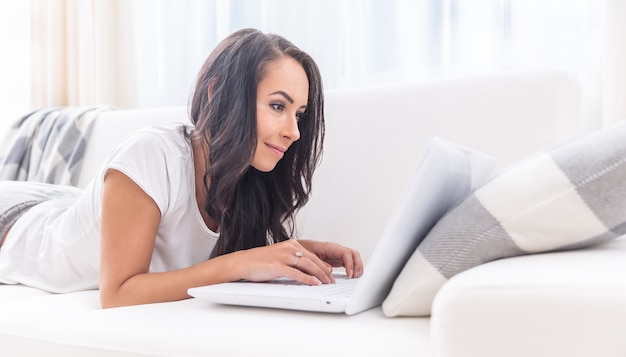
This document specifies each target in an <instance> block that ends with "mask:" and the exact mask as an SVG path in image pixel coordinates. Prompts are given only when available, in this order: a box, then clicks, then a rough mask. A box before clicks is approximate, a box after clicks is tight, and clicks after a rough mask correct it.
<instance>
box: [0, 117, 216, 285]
mask: <svg viewBox="0 0 626 357" xmlns="http://www.w3.org/2000/svg"><path fill="white" fill-rule="evenodd" d="M185 128H186V126H185V125H183V124H178V125H174V126H168V127H153V128H147V129H144V130H141V131H139V132H137V133H135V134H133V135H131V136H130V137H129V138H128V139H126V140H125V141H124V142H123V143H122V144H121V145H120V146H118V147H117V148H116V149H115V150H114V151H113V153H112V154H111V155H110V156H109V158H108V160H107V161H106V163H105V165H103V167H102V168H101V169H100V172H99V173H98V176H97V177H96V179H95V180H94V181H93V182H92V183H91V184H90V185H89V186H88V187H87V188H86V189H85V191H84V192H83V194H82V195H81V196H80V197H78V198H77V199H62V200H51V201H47V202H44V203H41V204H39V205H37V206H35V207H33V208H31V209H30V210H29V211H28V212H26V214H24V215H23V216H22V217H21V218H20V219H19V220H18V221H17V222H16V223H15V225H14V226H13V228H12V229H11V231H10V233H9V236H8V238H7V240H6V242H5V244H4V246H3V247H2V250H1V251H0V282H3V283H9V284H12V283H22V284H25V285H28V286H32V287H36V288H40V289H43V290H47V291H51V292H70V291H80V290H89V289H97V288H98V280H99V259H100V253H99V251H100V215H101V208H102V188H103V183H104V175H105V173H106V172H107V170H108V169H110V168H113V169H116V170H119V171H121V172H123V173H124V174H126V175H127V176H128V177H130V178H131V179H132V180H133V181H134V182H135V183H137V185H139V187H141V188H142V189H143V190H144V192H145V193H146V194H148V195H149V196H150V197H151V198H152V199H153V200H154V202H155V203H156V205H157V206H158V208H159V210H160V212H161V222H160V224H159V228H158V232H157V239H156V243H155V247H154V251H153V254H152V260H151V262H150V271H151V272H162V271H171V270H176V269H181V268H186V267H189V266H192V265H195V264H197V263H200V262H202V261H205V260H207V259H208V258H209V256H210V255H211V252H212V251H213V248H214V247H215V244H216V242H217V239H218V238H219V234H217V233H215V232H213V231H211V230H210V229H209V228H208V227H207V226H206V225H205V223H204V221H203V219H202V217H201V215H200V212H199V210H198V205H197V201H196V198H195V197H196V194H195V177H194V166H193V151H192V148H191V143H190V141H189V139H188V138H186V137H185V135H184V132H185ZM129 239H132V237H129Z"/></svg>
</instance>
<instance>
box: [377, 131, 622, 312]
mask: <svg viewBox="0 0 626 357" xmlns="http://www.w3.org/2000/svg"><path fill="white" fill-rule="evenodd" d="M625 233H626V122H623V123H620V124H618V125H614V126H611V127H608V128H606V129H602V130H600V131H597V132H594V133H591V134H588V135H585V136H583V137H580V138H578V139H575V140H573V141H570V142H567V143H565V144H563V145H560V146H557V147H554V148H552V149H550V150H548V151H546V152H541V153H537V154H535V155H533V156H531V157H529V158H527V159H525V160H523V161H521V162H520V163H518V164H516V165H514V166H512V167H511V168H509V169H507V170H505V171H504V172H503V173H501V174H499V175H497V176H496V177H495V178H493V179H492V180H490V181H489V182H487V183H486V184H485V185H483V186H482V187H480V188H479V189H477V190H476V191H474V192H473V193H472V194H471V195H470V196H469V197H468V198H466V199H465V200H464V201H462V202H461V203H460V204H459V205H458V206H456V207H455V208H454V209H452V210H451V211H449V212H448V213H447V214H446V215H445V216H444V217H442V218H441V219H440V220H439V221H438V222H437V224H436V225H435V227H433V229H432V230H431V231H430V232H429V234H428V235H427V236H426V238H425V239H424V240H423V241H422V243H421V244H420V245H419V247H418V248H417V250H416V251H415V252H414V253H413V255H412V256H411V258H410V259H409V261H408V262H407V264H406V265H405V267H404V268H403V270H402V272H401V273H400V275H399V276H398V278H397V279H396V281H395V283H394V285H393V287H392V290H391V292H390V294H389V296H388V297H387V298H386V300H385V301H384V303H383V311H384V313H385V314H386V315H387V316H428V315H430V311H431V305H432V301H433V299H434V297H435V295H436V294H437V292H438V291H439V289H440V288H441V287H442V285H443V284H444V283H445V282H446V281H448V279H450V278H451V277H453V276H455V275H456V274H459V273H461V272H463V271H465V270H467V269H470V268H472V267H475V266H477V265H480V264H482V263H486V262H489V261H492V260H496V259H501V258H507V257H513V256H519V255H523V254H531V253H539V252H547V251H554V250H566V249H574V248H583V247H587V246H591V245H594V244H598V243H601V242H604V241H607V240H609V239H612V238H615V237H618V236H620V235H622V234H625Z"/></svg>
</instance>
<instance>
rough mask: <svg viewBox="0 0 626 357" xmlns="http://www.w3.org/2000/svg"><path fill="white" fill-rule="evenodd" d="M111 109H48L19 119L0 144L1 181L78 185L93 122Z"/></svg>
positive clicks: (98, 107) (101, 107)
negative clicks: (99, 115) (103, 112)
mask: <svg viewBox="0 0 626 357" xmlns="http://www.w3.org/2000/svg"><path fill="white" fill-rule="evenodd" d="M111 109H112V108H110V107H104V106H97V107H59V108H45V109H39V110H36V111H34V112H32V113H29V114H27V115H25V116H23V117H22V118H20V119H18V120H17V121H16V122H15V123H14V124H13V125H12V126H11V128H10V130H9V131H8V132H7V134H6V136H5V137H4V139H3V140H2V142H1V143H0V145H1V146H0V180H14V181H36V182H47V183H53V184H60V185H72V186H75V185H76V183H77V182H78V176H79V174H80V166H81V162H82V159H83V155H84V152H85V146H86V143H87V137H88V136H89V133H90V132H91V127H92V124H93V121H94V119H95V117H96V116H97V114H98V113H100V112H102V111H106V110H111Z"/></svg>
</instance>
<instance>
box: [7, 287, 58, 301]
mask: <svg viewBox="0 0 626 357" xmlns="http://www.w3.org/2000/svg"><path fill="white" fill-rule="evenodd" d="M49 294H50V293H47V292H45V291H42V290H39V289H35V288H31V287H28V286H24V285H3V284H0V304H1V303H3V302H7V301H12V300H15V299H21V298H27V297H29V296H40V295H49Z"/></svg>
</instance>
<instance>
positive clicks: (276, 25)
mask: <svg viewBox="0 0 626 357" xmlns="http://www.w3.org/2000/svg"><path fill="white" fill-rule="evenodd" d="M9 1H10V2H12V3H19V2H14V1H12V0H0V5H1V4H2V2H7V3H8V2H9ZM29 4H30V23H31V24H32V28H31V30H30V31H31V32H30V33H29V35H28V36H30V39H31V45H32V46H31V50H30V52H29V54H28V58H26V59H25V60H26V61H30V66H29V68H30V73H28V74H27V75H28V76H30V78H31V79H30V80H31V85H30V98H29V100H30V103H31V107H33V108H34V107H40V106H50V105H91V104H109V105H114V106H118V107H121V108H136V107H155V106H173V105H186V104H187V102H188V97H189V94H190V92H191V90H192V86H193V82H194V80H195V75H196V73H197V71H198V70H199V68H200V66H201V64H202V62H203V61H204V59H205V58H206V56H207V55H208V53H209V52H210V51H211V49H212V48H213V46H215V44H216V43H217V42H219V41H220V40H221V39H222V38H224V37H225V36H227V35H228V34H230V33H231V32H233V31H235V30H237V29H239V28H243V27H255V28H259V29H261V30H263V31H266V32H273V33H278V34H281V35H283V36H285V37H286V38H288V39H290V40H291V41H293V42H294V43H295V44H297V45H298V46H300V47H301V48H302V49H304V50H305V51H307V52H309V53H310V54H311V55H312V56H313V57H314V58H315V59H316V60H317V62H318V64H319V66H320V68H321V71H322V75H323V77H324V84H325V87H326V88H327V89H332V88H342V87H351V86H362V85H375V84H379V83H389V82H399V81H413V80H424V79H433V78H441V77H450V76H464V75H471V74H477V73H484V72H492V71H509V70H523V69H545V68H556V69H561V70H564V71H566V72H567V73H569V74H570V75H571V76H572V78H574V79H575V80H577V81H578V82H579V83H580V85H581V88H582V89H583V113H584V118H583V120H584V123H582V124H583V126H584V127H587V128H593V127H598V126H601V125H603V123H608V122H611V121H614V120H617V119H620V118H624V115H625V112H626V99H625V96H626V95H625V94H624V93H625V89H624V88H626V78H625V76H626V75H625V74H624V72H625V69H624V65H623V63H626V61H625V57H626V53H625V50H624V42H625V39H624V36H626V35H625V34H626V29H625V26H626V25H625V24H626V6H625V5H624V2H623V1H622V0H298V1H295V0H30V3H29ZM0 10H1V8H0ZM0 16H2V15H0ZM0 61H2V60H1V59H0ZM1 63H2V62H0V64H1ZM2 85H3V84H1V83H0V86H2ZM576 125H580V123H576Z"/></svg>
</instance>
